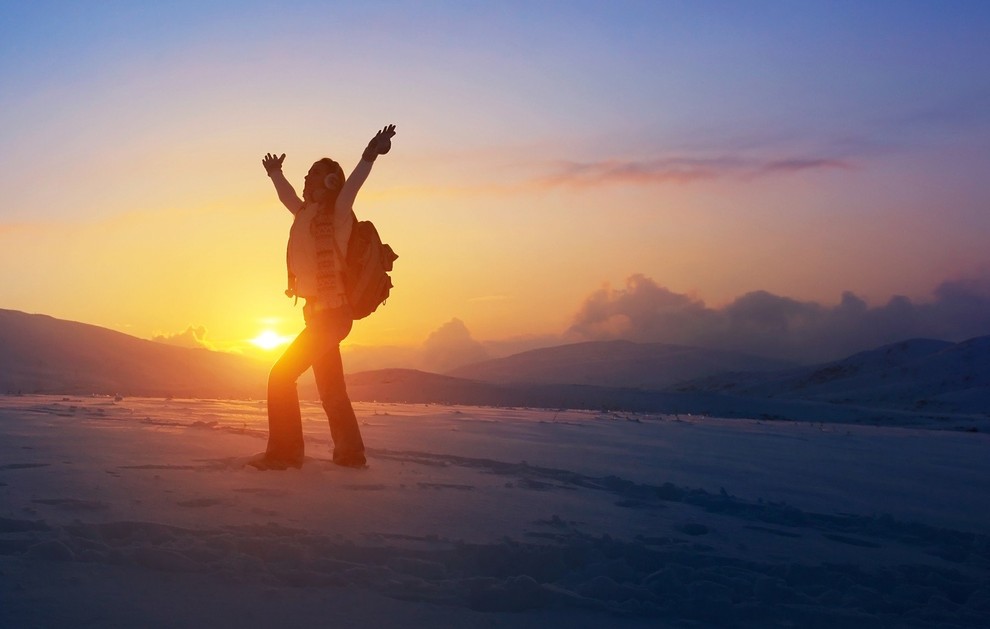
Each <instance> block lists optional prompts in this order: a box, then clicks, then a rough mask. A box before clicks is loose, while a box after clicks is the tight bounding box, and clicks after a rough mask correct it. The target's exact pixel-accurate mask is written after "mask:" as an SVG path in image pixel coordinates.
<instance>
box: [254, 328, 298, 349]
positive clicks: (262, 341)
mask: <svg viewBox="0 0 990 629" xmlns="http://www.w3.org/2000/svg"><path fill="white" fill-rule="evenodd" d="M291 340H292V337H291V336H282V335H281V334H278V333H277V332H274V331H272V330H265V331H263V332H262V333H261V334H259V335H258V336H256V337H254V338H253V339H251V341H250V343H251V344H252V345H255V346H256V347H260V348H261V349H263V350H267V351H271V350H273V349H275V348H277V347H281V346H282V345H285V344H286V343H288V342H289V341H291Z"/></svg>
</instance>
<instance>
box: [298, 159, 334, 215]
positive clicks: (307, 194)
mask: <svg viewBox="0 0 990 629" xmlns="http://www.w3.org/2000/svg"><path fill="white" fill-rule="evenodd" d="M343 185H344V169H343V168H341V167H340V164H338V163H337V162H335V161H333V160H332V159H330V158H329V157H324V158H323V159H321V160H319V161H317V162H315V163H314V164H313V165H312V166H311V167H310V169H309V173H307V174H306V182H305V184H304V185H303V201H305V202H306V203H310V202H315V203H320V204H323V205H327V204H333V202H334V201H336V200H337V195H338V194H340V188H341V187H342V186H343Z"/></svg>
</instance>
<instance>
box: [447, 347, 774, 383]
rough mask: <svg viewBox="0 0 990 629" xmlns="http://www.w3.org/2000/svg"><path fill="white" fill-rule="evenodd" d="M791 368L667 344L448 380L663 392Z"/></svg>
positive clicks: (472, 371)
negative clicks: (704, 380)
mask: <svg viewBox="0 0 990 629" xmlns="http://www.w3.org/2000/svg"><path fill="white" fill-rule="evenodd" d="M791 366H793V364H792V363H785V362H782V361H776V360H770V359H767V358H761V357H758V356H751V355H748V354H742V353H738V352H727V351H719V350H711V349H703V348H699V347H686V346H682V345H667V344H664V343H633V342H631V341H590V342H586V343H574V344H570V345H559V346H557V347H546V348H542V349H535V350H531V351H528V352H522V353H520V354H514V355H512V356H507V357H505V358H496V359H494V360H486V361H484V362H480V363H474V364H471V365H466V366H464V367H460V368H458V369H454V370H452V371H449V372H448V373H447V375H450V376H455V377H458V378H469V379H473V380H481V381H484V382H493V383H501V384H509V383H523V382H524V383H528V384H579V385H589V386H598V387H622V388H636V389H649V390H663V389H667V388H669V387H670V386H672V385H674V384H676V383H678V382H683V381H685V380H691V379H695V378H701V377H704V376H710V375H713V374H717V373H722V372H727V371H772V370H780V369H783V368H786V367H791Z"/></svg>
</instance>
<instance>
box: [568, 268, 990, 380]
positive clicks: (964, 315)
mask: <svg viewBox="0 0 990 629" xmlns="http://www.w3.org/2000/svg"><path fill="white" fill-rule="evenodd" d="M984 334H990V280H984V279H978V280H953V281H946V282H943V283H942V284H940V285H939V286H938V287H936V289H935V290H934V291H933V298H932V300H931V301H928V302H924V303H915V302H913V301H911V300H910V299H908V298H907V297H903V296H895V297H892V298H891V299H890V300H889V301H888V302H887V303H885V304H883V305H880V306H874V307H870V306H868V305H867V304H866V302H865V301H864V300H863V299H861V298H860V297H858V296H856V295H855V294H853V293H851V292H846V293H843V295H842V299H841V301H840V302H839V303H838V304H836V305H834V306H826V305H823V304H820V303H817V302H812V301H799V300H795V299H791V298H789V297H782V296H779V295H774V294H772V293H769V292H767V291H754V292H751V293H747V294H745V295H742V296H740V297H738V298H736V299H735V300H734V301H733V302H732V303H730V304H728V305H726V306H724V307H722V308H711V307H709V306H707V305H705V303H704V302H703V301H701V300H699V299H696V298H693V297H690V296H688V295H683V294H679V293H675V292H672V291H670V290H668V289H667V288H664V287H662V286H659V285H657V283H656V282H654V281H653V280H652V279H650V278H648V277H646V276H644V275H641V274H639V275H633V276H631V277H629V278H628V280H627V281H626V285H625V287H623V288H619V289H614V288H612V287H610V286H605V287H603V288H601V289H599V290H597V291H595V292H593V293H592V294H591V295H589V296H588V298H587V299H586V300H585V303H584V304H583V305H582V306H581V308H580V309H579V310H578V312H577V314H576V315H575V317H574V322H573V324H572V325H571V327H570V329H569V330H568V332H567V336H568V337H569V338H571V339H572V340H602V339H619V338H622V339H629V340H633V341H639V342H661V343H673V344H684V345H698V346H702V347H711V348H716V349H725V350H735V351H743V352H749V353H753V354H758V355H762V356H767V357H772V358H779V359H785V360H794V361H798V362H817V361H824V360H831V359H836V358H841V357H844V356H847V355H849V354H852V353H855V352H857V351H861V350H864V349H870V348H873V347H877V346H879V345H883V344H886V343H893V342H897V341H901V340H904V339H908V338H917V337H927V338H937V339H944V340H950V341H961V340H964V339H967V338H971V337H974V336H981V335H984Z"/></svg>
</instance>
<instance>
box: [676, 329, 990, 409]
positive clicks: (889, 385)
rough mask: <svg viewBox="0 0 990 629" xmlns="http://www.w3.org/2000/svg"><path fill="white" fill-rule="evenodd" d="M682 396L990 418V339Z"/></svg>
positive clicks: (896, 350)
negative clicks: (794, 401)
mask: <svg viewBox="0 0 990 629" xmlns="http://www.w3.org/2000/svg"><path fill="white" fill-rule="evenodd" d="M675 388H676V390H678V391H682V392H710V393H731V394H732V395H737V396H746V397H763V398H789V399H801V400H813V401H821V402H828V403H831V404H844V405H862V406H873V407H884V408H901V409H913V410H917V411H931V412H942V413H990V336H981V337H977V338H974V339H970V340H968V341H963V342H961V343H949V342H946V341H938V340H933V339H911V340H907V341H902V342H899V343H892V344H890V345H885V346H883V347H879V348H877V349H873V350H869V351H865V352H859V353H858V354H854V355H852V356H849V357H848V358H844V359H842V360H837V361H833V362H829V363H824V364H821V365H815V366H811V367H801V368H794V369H788V370H783V371H778V372H773V373H730V374H721V375H716V376H710V377H707V378H700V379H696V380H694V381H690V382H686V383H682V384H681V385H679V386H678V387H675Z"/></svg>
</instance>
